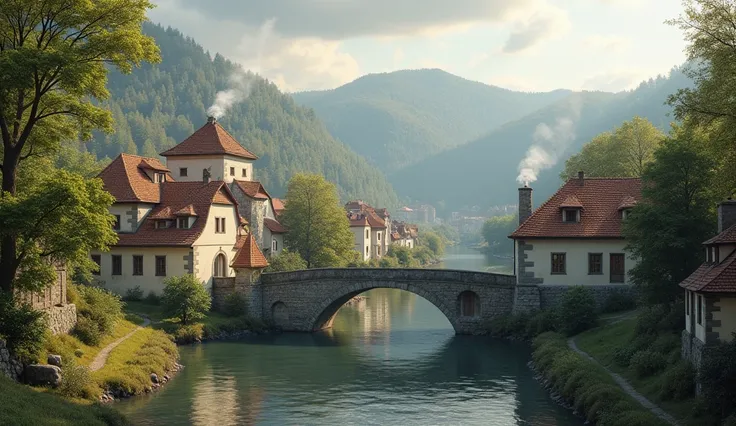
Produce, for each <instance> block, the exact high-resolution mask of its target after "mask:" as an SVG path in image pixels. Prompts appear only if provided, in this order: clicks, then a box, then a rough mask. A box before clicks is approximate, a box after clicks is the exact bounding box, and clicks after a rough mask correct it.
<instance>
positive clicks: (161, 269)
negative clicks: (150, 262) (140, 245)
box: [156, 256, 166, 277]
mask: <svg viewBox="0 0 736 426" xmlns="http://www.w3.org/2000/svg"><path fill="white" fill-rule="evenodd" d="M156 276H157V277H165V276H166V256H156Z"/></svg>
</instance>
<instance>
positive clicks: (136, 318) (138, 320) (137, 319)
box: [125, 314, 144, 325]
mask: <svg viewBox="0 0 736 426" xmlns="http://www.w3.org/2000/svg"><path fill="white" fill-rule="evenodd" d="M125 320H126V321H130V322H132V323H133V324H135V325H141V324H143V323H144V320H143V317H141V316H140V315H137V314H125Z"/></svg>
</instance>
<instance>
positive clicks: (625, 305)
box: [601, 291, 636, 313]
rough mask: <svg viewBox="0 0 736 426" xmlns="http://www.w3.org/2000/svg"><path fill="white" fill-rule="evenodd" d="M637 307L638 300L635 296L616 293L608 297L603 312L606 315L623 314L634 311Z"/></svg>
mask: <svg viewBox="0 0 736 426" xmlns="http://www.w3.org/2000/svg"><path fill="white" fill-rule="evenodd" d="M635 307H636V299H635V298H634V296H632V295H630V294H628V293H624V292H621V291H616V292H613V293H611V294H609V295H608V297H607V298H606V301H605V302H604V303H603V307H602V309H601V311H602V312H605V313H611V312H622V311H628V310H630V309H634V308H635Z"/></svg>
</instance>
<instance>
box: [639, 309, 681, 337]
mask: <svg viewBox="0 0 736 426" xmlns="http://www.w3.org/2000/svg"><path fill="white" fill-rule="evenodd" d="M667 313H668V308H667V307H666V306H665V305H652V306H648V307H646V308H644V309H642V310H641V312H639V314H638V315H637V317H636V327H635V331H636V334H637V335H644V334H657V331H658V329H659V323H660V322H661V321H662V319H664V317H665V316H667ZM680 326H682V323H681V324H680Z"/></svg>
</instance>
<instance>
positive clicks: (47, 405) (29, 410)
mask: <svg viewBox="0 0 736 426" xmlns="http://www.w3.org/2000/svg"><path fill="white" fill-rule="evenodd" d="M0 395H2V402H1V403H0V424H3V425H15V426H24V425H28V426H38V425H75V426H86V425H90V426H92V425H127V424H129V423H128V422H127V421H126V420H125V419H124V418H123V417H122V415H120V414H119V413H117V412H116V411H114V410H111V409H108V408H105V407H101V406H99V405H96V404H83V403H74V402H70V401H67V400H65V399H62V398H60V397H58V396H56V395H53V394H50V393H46V392H39V391H37V390H34V389H33V388H31V387H28V386H24V385H20V384H17V383H15V382H13V381H11V380H9V379H7V378H6V377H5V376H3V375H2V374H0Z"/></svg>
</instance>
